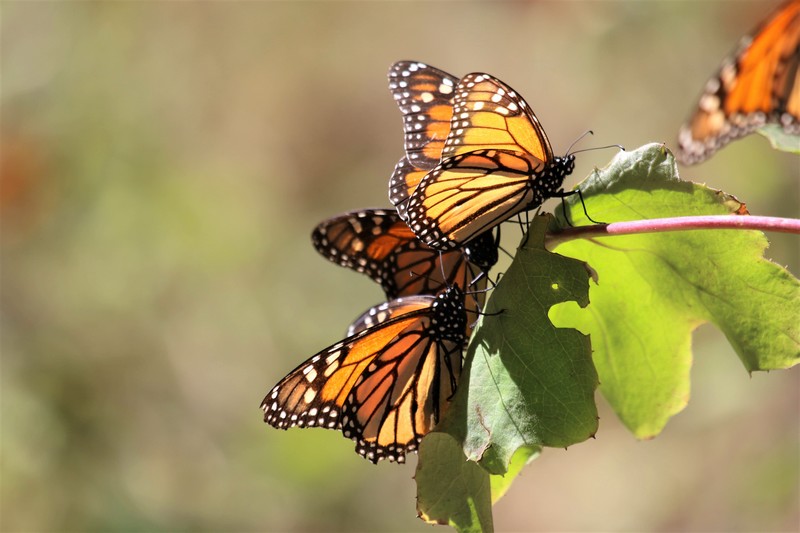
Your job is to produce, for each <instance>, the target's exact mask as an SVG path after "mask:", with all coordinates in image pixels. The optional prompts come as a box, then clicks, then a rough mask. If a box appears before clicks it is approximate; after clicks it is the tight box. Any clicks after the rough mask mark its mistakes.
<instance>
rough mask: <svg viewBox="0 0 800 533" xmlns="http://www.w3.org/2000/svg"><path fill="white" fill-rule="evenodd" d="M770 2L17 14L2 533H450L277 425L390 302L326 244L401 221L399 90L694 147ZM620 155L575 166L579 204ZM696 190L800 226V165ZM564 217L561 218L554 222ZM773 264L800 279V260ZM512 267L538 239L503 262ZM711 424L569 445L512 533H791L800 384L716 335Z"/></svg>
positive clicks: (751, 150)
mask: <svg viewBox="0 0 800 533" xmlns="http://www.w3.org/2000/svg"><path fill="white" fill-rule="evenodd" d="M774 5H775V3H774V2H736V3H732V2H702V3H700V2H697V3H693V2H609V3H606V2H568V3H556V2H541V3H524V2H513V3H449V2H446V3H413V2H396V3H368V2H348V3H344V2H331V3H257V2H254V3H248V2H242V3H223V2H220V3H214V2H206V3H172V2H158V3H138V2H128V3H71V4H66V3H55V2H36V3H27V2H3V4H2V19H1V21H2V22H1V23H2V37H1V41H0V46H1V50H2V52H0V53H1V54H2V56H1V59H2V81H1V84H0V89H1V92H2V129H1V131H0V134H1V135H2V136H1V137H0V141H1V142H2V144H1V145H0V146H1V147H2V190H1V191H0V192H1V193H2V194H1V195H0V200H2V204H1V205H2V398H1V400H2V401H1V403H0V405H1V406H2V418H1V419H0V421H1V422H2V465H1V466H2V476H1V477H0V481H1V482H2V509H0V515H1V516H2V523H1V524H0V527H2V529H3V530H4V531H42V530H73V531H77V530H98V531H100V530H126V531H137V530H189V531H194V530H198V531H199V530H239V531H247V530H265V531H431V529H430V527H429V526H426V525H425V524H423V523H422V522H421V521H419V520H418V519H416V517H415V507H414V504H415V502H414V494H415V487H414V483H413V481H412V475H413V473H414V470H413V465H414V463H415V459H414V458H411V460H410V463H411V464H409V465H406V466H398V465H393V464H381V465H379V466H377V467H375V466H373V465H372V464H370V463H368V462H367V461H365V460H363V459H361V458H360V457H358V456H357V455H356V454H355V453H354V452H353V443H352V442H350V441H349V440H345V439H343V438H342V436H341V434H339V433H336V432H329V431H322V430H305V431H300V430H292V431H288V432H280V431H277V430H274V429H272V428H270V427H267V426H265V425H264V423H263V422H262V413H261V411H260V410H259V408H258V406H259V402H260V401H261V399H262V397H263V395H264V394H265V393H266V391H267V390H268V389H269V388H270V387H271V386H272V385H274V384H275V382H277V380H278V379H280V378H281V377H282V376H283V375H284V374H285V373H286V372H287V371H288V370H290V369H291V368H293V367H294V366H295V365H296V364H298V363H299V362H300V361H301V360H303V359H305V358H307V357H309V356H311V355H313V354H314V353H315V352H316V351H318V350H319V349H321V348H323V347H325V346H327V345H329V344H332V343H333V342H335V341H337V340H339V339H340V338H341V337H342V335H343V333H344V331H345V329H346V327H347V325H348V323H349V320H350V319H351V318H352V317H355V316H356V315H357V314H359V313H360V312H361V311H362V310H363V309H365V308H366V307H368V306H369V305H372V304H375V303H377V302H379V301H380V300H381V291H380V289H379V288H378V287H377V286H376V285H374V284H373V283H372V282H371V281H369V280H368V279H366V278H363V277H361V276H359V275H357V274H355V273H352V272H348V271H346V270H344V269H341V268H337V267H335V266H333V265H332V264H329V263H327V262H326V261H325V260H324V259H322V258H321V257H319V256H317V255H316V253H315V252H314V250H313V249H312V247H311V245H310V242H309V234H310V231H311V229H312V228H313V226H314V225H315V224H316V223H317V222H318V221H320V220H322V219H323V218H325V217H328V216H330V215H333V214H336V213H339V212H341V211H345V210H349V209H354V208H360V207H368V206H385V205H387V198H386V194H387V186H386V184H387V179H388V177H389V174H390V172H391V170H392V168H393V165H394V163H395V162H396V161H397V159H398V158H399V157H400V155H401V154H402V144H401V143H402V133H401V119H400V114H399V112H398V110H397V109H396V108H395V104H394V103H393V101H392V98H391V96H390V94H389V91H388V90H387V87H386V72H387V70H388V67H389V65H390V64H391V63H392V62H394V61H396V60H399V59H417V60H423V61H426V62H428V63H430V64H432V65H435V66H438V67H440V68H442V69H444V70H447V71H449V72H452V73H453V74H456V75H463V74H466V73H467V72H471V71H476V70H483V71H488V72H490V73H492V74H495V75H497V76H498V77H500V78H501V79H503V80H504V81H506V82H508V83H509V84H510V85H511V86H513V87H515V88H516V89H518V90H519V91H520V92H521V93H522V94H523V95H524V96H525V98H526V99H527V101H528V102H529V103H531V105H532V106H533V108H534V109H535V110H536V113H537V114H538V116H539V118H540V119H541V121H542V123H543V124H544V125H545V127H546V129H547V132H548V134H549V136H550V139H551V141H552V143H553V146H554V150H555V151H556V152H557V153H563V152H564V151H565V150H566V148H567V146H568V145H569V144H570V143H571V142H572V141H573V140H574V139H575V138H577V137H578V136H579V135H580V134H581V133H582V132H583V131H584V130H586V129H589V128H591V129H593V130H594V131H595V133H596V134H595V136H594V137H593V138H591V139H589V140H586V141H583V143H582V147H583V146H599V145H603V144H609V143H620V144H623V145H625V146H626V147H630V148H634V147H636V146H639V145H641V144H644V143H646V142H650V141H659V142H666V143H667V145H668V146H670V147H674V140H675V136H676V132H677V129H678V127H679V126H680V124H681V122H682V121H683V120H684V118H685V117H686V116H687V115H688V113H689V110H690V108H691V106H693V105H694V103H695V101H696V98H697V96H698V94H699V92H700V90H701V88H702V87H703V84H704V83H705V81H706V79H707V78H708V77H709V75H710V74H711V73H712V72H713V71H714V70H715V69H716V67H717V65H718V64H719V61H720V60H721V58H722V57H723V56H724V55H725V54H727V53H728V52H730V50H731V49H732V48H733V46H734V43H735V42H736V41H737V39H738V38H739V36H740V35H742V34H743V33H745V32H747V31H749V30H751V29H752V27H753V26H754V24H755V22H756V21H757V20H759V19H760V18H761V17H763V16H764V15H765V14H766V13H767V12H768V11H769V10H770V9H771V7H772V6H774ZM612 155H613V153H612V152H610V151H602V152H589V153H584V154H581V155H580V156H579V157H578V165H577V169H576V171H575V173H574V175H573V177H572V178H571V181H570V182H569V183H568V185H569V186H571V185H572V184H574V183H575V182H576V181H577V180H579V179H582V178H583V177H584V176H585V175H586V174H587V173H588V172H590V171H591V169H592V168H593V167H594V166H602V165H604V164H605V163H606V162H607V161H608V160H609V159H610V158H611V157H612ZM682 173H683V176H684V177H685V178H687V179H693V180H696V181H700V182H706V183H708V184H709V185H711V186H713V187H717V188H721V189H724V190H726V191H727V192H730V193H733V194H736V195H737V196H738V197H739V198H740V199H741V200H743V201H745V202H746V203H747V205H748V207H749V209H750V211H751V212H752V213H754V214H761V215H775V216H792V217H796V216H798V205H800V204H799V202H798V198H799V196H800V179H798V177H800V165H798V159H797V157H794V156H789V155H787V154H778V153H775V152H773V151H772V150H770V148H769V145H768V142H767V141H766V140H765V139H763V138H761V137H760V136H757V135H754V136H751V137H750V138H748V139H746V140H743V141H739V142H736V143H735V144H732V145H730V146H729V147H728V148H727V149H725V150H723V151H722V152H720V153H719V154H718V155H717V156H716V157H715V158H713V159H712V160H711V161H710V162H708V163H706V164H703V165H701V166H699V167H693V168H686V169H682ZM551 208H552V207H551ZM770 239H771V241H772V246H771V248H770V249H769V250H768V254H769V256H770V257H771V258H773V259H774V260H775V261H776V262H778V263H780V264H783V265H788V266H789V268H790V269H791V270H792V271H793V272H794V273H795V274H796V273H798V271H800V269H799V268H798V267H799V266H800V258H799V257H798V246H797V238H796V237H791V236H780V235H770ZM506 244H507V246H509V247H513V246H514V244H515V243H514V242H513V238H512V239H511V240H509V241H506ZM695 354H696V361H695V368H694V372H693V394H692V396H693V397H692V401H691V403H690V405H689V407H688V408H687V409H686V410H685V411H684V412H683V413H681V414H680V415H678V416H677V417H675V419H674V420H673V421H672V422H671V423H670V424H669V425H668V426H667V428H666V431H665V433H664V434H663V435H661V436H660V437H658V438H657V439H655V440H653V441H650V442H637V441H635V440H634V439H633V438H632V437H631V436H630V434H629V433H627V431H626V430H624V428H622V427H621V425H620V423H619V421H618V420H617V419H616V418H615V417H614V414H613V413H612V412H610V411H609V410H608V408H607V407H606V406H605V404H604V403H603V402H602V400H601V406H600V409H601V417H602V418H601V429H600V432H599V433H598V435H597V439H596V440H593V441H591V442H588V443H584V444H581V445H578V446H574V447H572V448H570V449H569V450H568V451H564V450H547V451H546V452H545V454H544V456H543V457H542V458H541V459H540V460H538V461H536V462H535V463H534V464H533V465H532V466H530V467H528V468H527V469H526V470H525V471H524V472H523V475H522V476H521V477H520V478H519V479H518V480H517V482H516V484H515V485H514V486H513V487H512V489H511V491H510V492H509V494H508V495H507V496H506V497H505V499H503V500H502V501H501V502H500V503H499V504H498V505H497V506H496V508H495V522H496V526H497V528H498V529H499V530H506V531H508V530H531V531H555V530H561V531H568V530H572V531H579V530H580V531H603V530H604V531H608V530H650V531H670V530H693V531H701V530H730V531H733V530H742V531H745V530H760V531H768V530H775V531H777V530H797V529H798V528H800V511H798V500H799V499H800V495H799V494H798V478H799V477H800V468H798V457H799V456H800V453H799V452H800V444H799V443H798V435H800V422H798V405H800V373H798V371H797V369H795V370H792V371H786V372H773V373H771V374H769V375H762V374H758V375H753V376H752V377H750V376H748V375H747V374H746V372H745V371H744V370H743V367H742V366H741V364H740V363H739V361H738V359H737V358H736V355H735V354H734V353H733V351H732V349H731V348H730V346H729V345H728V344H727V343H726V341H725V339H724V338H723V337H722V336H721V335H720V334H719V333H718V332H716V331H715V330H714V329H713V328H710V327H703V328H701V329H700V330H699V331H698V332H697V334H696V335H695Z"/></svg>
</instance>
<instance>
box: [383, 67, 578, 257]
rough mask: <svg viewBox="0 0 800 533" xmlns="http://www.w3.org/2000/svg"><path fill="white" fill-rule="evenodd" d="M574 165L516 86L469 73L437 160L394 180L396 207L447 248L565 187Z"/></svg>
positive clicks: (428, 240)
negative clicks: (557, 151) (415, 174)
mask: <svg viewBox="0 0 800 533" xmlns="http://www.w3.org/2000/svg"><path fill="white" fill-rule="evenodd" d="M400 164H402V161H401V163H400ZM400 164H398V166H400ZM574 165H575V157H574V156H573V155H567V156H565V157H555V156H554V155H553V150H552V148H551V146H550V141H549V140H548V138H547V135H546V134H545V132H544V129H542V126H541V124H540V123H539V120H538V119H537V118H536V116H535V115H534V114H533V111H531V109H530V107H529V106H528V104H527V103H526V102H525V100H524V99H523V98H522V97H521V96H519V94H517V92H516V91H514V90H513V89H512V88H511V87H509V86H508V85H506V84H505V83H503V82H502V81H500V80H498V79H497V78H494V77H492V76H490V75H488V74H482V73H474V74H469V75H467V76H465V77H464V78H462V79H461V81H460V82H459V83H458V85H457V86H456V90H455V95H454V97H453V116H452V119H451V122H450V132H449V133H448V136H447V139H446V141H445V144H444V147H443V149H442V159H441V161H440V162H439V164H438V165H437V166H436V167H434V168H433V170H431V171H430V172H428V173H427V174H426V175H425V176H424V177H422V178H421V179H418V180H417V179H405V183H406V188H405V190H402V189H403V186H402V182H401V181H400V180H393V186H395V187H397V188H398V192H397V194H395V196H396V197H397V198H398V199H399V201H401V202H403V201H404V202H405V205H404V207H403V208H402V209H401V208H400V206H399V205H398V211H399V212H401V214H402V215H403V216H404V217H405V219H406V222H407V223H408V225H409V226H410V227H411V229H412V230H413V231H414V233H415V234H416V235H417V237H418V238H419V239H420V240H422V241H423V242H424V243H425V244H427V245H428V246H431V247H432V248H435V249H438V250H450V249H454V248H458V247H460V246H463V245H464V244H465V243H467V242H469V241H470V240H472V239H474V238H475V237H476V236H478V235H480V234H482V233H484V232H486V231H489V230H491V229H492V228H494V227H496V226H497V225H499V224H500V223H502V222H504V221H505V220H507V219H508V218H510V217H512V216H513V215H515V214H517V213H521V212H523V211H527V210H530V209H533V208H535V207H537V206H539V205H541V204H542V202H543V201H544V200H545V199H547V198H550V197H554V196H565V195H568V194H570V193H565V192H563V191H562V190H561V186H562V183H563V181H564V178H565V177H566V176H567V175H568V174H570V173H571V172H572V170H573V168H574ZM396 174H397V170H396ZM403 196H406V197H407V199H406V200H403V198H402V197H403Z"/></svg>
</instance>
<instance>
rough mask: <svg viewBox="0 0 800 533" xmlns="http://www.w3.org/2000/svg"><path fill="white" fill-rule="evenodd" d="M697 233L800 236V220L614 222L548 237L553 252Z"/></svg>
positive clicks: (725, 218)
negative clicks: (616, 239) (590, 242)
mask: <svg viewBox="0 0 800 533" xmlns="http://www.w3.org/2000/svg"><path fill="white" fill-rule="evenodd" d="M696 229H746V230H763V231H775V232H780V233H795V234H800V220H797V219H793V218H777V217H759V216H750V215H716V216H697V217H672V218H653V219H650V220H633V221H630V222H612V223H611V224H596V225H593V226H580V227H577V228H567V229H565V230H563V231H560V232H558V233H554V234H550V235H548V237H547V248H549V249H552V248H553V247H555V246H557V245H558V244H561V243H562V242H565V241H569V240H572V239H576V238H586V237H603V236H610V235H631V234H634V233H660V232H664V231H686V230H696Z"/></svg>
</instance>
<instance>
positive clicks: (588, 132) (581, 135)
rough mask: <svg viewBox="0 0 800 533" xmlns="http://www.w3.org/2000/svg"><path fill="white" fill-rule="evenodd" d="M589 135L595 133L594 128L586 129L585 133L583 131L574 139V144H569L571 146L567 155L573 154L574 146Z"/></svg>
mask: <svg viewBox="0 0 800 533" xmlns="http://www.w3.org/2000/svg"><path fill="white" fill-rule="evenodd" d="M587 135H594V132H593V131H592V130H586V131H584V132H583V133H581V134H580V135H579V136H578V138H577V139H575V140H574V141H572V144H570V145H569V148H567V155H573V153H574V152H573V151H572V147H573V146H575V145H576V144H578V143H579V142H580V141H581V139H583V138H584V137H586V136H587Z"/></svg>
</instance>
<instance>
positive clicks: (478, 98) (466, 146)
mask: <svg viewBox="0 0 800 533" xmlns="http://www.w3.org/2000/svg"><path fill="white" fill-rule="evenodd" d="M492 148H493V149H498V150H509V151H517V152H526V153H528V154H530V156H531V157H532V158H535V159H537V160H538V161H540V162H542V164H544V163H545V162H547V161H550V160H551V159H552V158H553V150H552V148H551V147H550V141H549V140H548V139H547V135H546V134H545V133H544V130H543V129H542V127H541V124H539V120H538V119H537V118H536V115H534V114H533V111H531V108H530V107H529V106H528V104H527V103H526V102H525V100H524V99H523V98H522V97H521V96H520V95H519V94H518V93H517V92H516V91H514V89H512V88H511V87H509V86H508V85H506V84H505V83H503V82H502V81H500V80H498V79H497V78H495V77H493V76H490V75H489V74H484V73H474V74H468V75H466V76H464V78H463V79H462V80H461V81H460V82H459V84H458V87H457V88H456V96H455V99H454V101H453V120H452V121H451V125H450V135H449V136H448V138H447V141H446V143H445V147H444V149H443V151H442V158H443V159H444V158H447V157H452V156H454V155H458V154H464V153H467V152H473V151H475V150H482V149H492Z"/></svg>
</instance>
